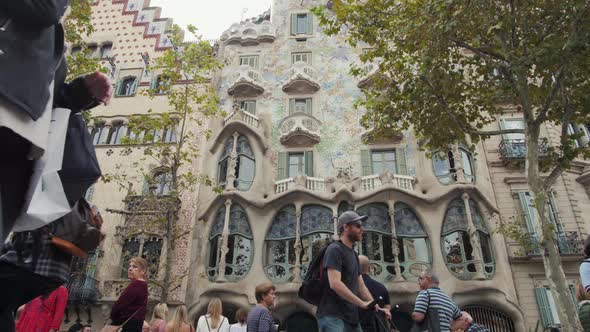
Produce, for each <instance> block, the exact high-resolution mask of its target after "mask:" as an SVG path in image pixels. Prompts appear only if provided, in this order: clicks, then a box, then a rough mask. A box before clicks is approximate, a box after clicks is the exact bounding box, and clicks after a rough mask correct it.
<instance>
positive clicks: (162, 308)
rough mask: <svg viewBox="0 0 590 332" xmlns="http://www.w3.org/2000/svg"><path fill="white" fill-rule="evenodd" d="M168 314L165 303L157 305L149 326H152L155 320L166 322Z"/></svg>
mask: <svg viewBox="0 0 590 332" xmlns="http://www.w3.org/2000/svg"><path fill="white" fill-rule="evenodd" d="M167 314H168V305H166V303H158V304H156V307H155V308H154V312H153V314H152V321H151V322H150V323H151V324H154V321H155V320H156V319H163V320H166V315H167Z"/></svg>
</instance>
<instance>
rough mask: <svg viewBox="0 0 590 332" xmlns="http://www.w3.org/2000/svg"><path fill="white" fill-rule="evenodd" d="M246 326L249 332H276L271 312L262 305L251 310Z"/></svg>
mask: <svg viewBox="0 0 590 332" xmlns="http://www.w3.org/2000/svg"><path fill="white" fill-rule="evenodd" d="M246 324H247V328H246V329H247V331H248V332H276V330H275V326H274V321H273V319H272V316H271V315H270V311H268V309H267V308H265V307H263V306H261V305H257V306H255V307H254V308H252V309H251V310H250V312H249V313H248V320H247V322H246Z"/></svg>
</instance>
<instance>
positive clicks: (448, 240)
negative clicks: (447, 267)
mask: <svg viewBox="0 0 590 332" xmlns="http://www.w3.org/2000/svg"><path fill="white" fill-rule="evenodd" d="M460 235H461V232H455V233H452V234H449V235H447V236H445V237H444V238H443V248H444V252H443V255H444V256H445V260H446V261H447V263H451V264H458V263H463V255H462V251H463V248H462V246H461V237H460Z"/></svg>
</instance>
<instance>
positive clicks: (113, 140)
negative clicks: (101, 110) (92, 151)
mask: <svg viewBox="0 0 590 332" xmlns="http://www.w3.org/2000/svg"><path fill="white" fill-rule="evenodd" d="M126 135H127V126H126V125H125V124H124V123H123V122H117V123H113V125H112V126H111V129H110V130H109V136H108V138H107V142H108V144H121V139H122V138H123V137H125V136H126Z"/></svg>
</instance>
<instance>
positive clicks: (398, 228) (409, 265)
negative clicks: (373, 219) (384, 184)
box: [394, 202, 432, 280]
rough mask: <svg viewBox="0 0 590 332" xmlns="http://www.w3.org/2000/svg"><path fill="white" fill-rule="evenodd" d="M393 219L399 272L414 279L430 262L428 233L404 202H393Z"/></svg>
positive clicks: (407, 277)
mask: <svg viewBox="0 0 590 332" xmlns="http://www.w3.org/2000/svg"><path fill="white" fill-rule="evenodd" d="M394 221H395V233H396V235H397V241H398V249H399V256H398V257H399V262H400V268H401V272H402V274H403V276H404V277H405V278H406V279H412V280H415V279H416V278H417V277H418V276H419V275H420V273H421V272H422V271H423V270H424V269H427V268H429V267H430V266H431V264H432V258H431V257H432V255H431V250H430V242H429V241H428V234H427V233H426V231H425V230H424V228H423V227H422V224H421V223H420V220H419V219H418V216H417V215H416V213H415V212H414V210H413V209H412V208H411V207H410V206H408V205H407V204H405V203H401V202H400V203H396V204H395V213H394Z"/></svg>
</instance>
